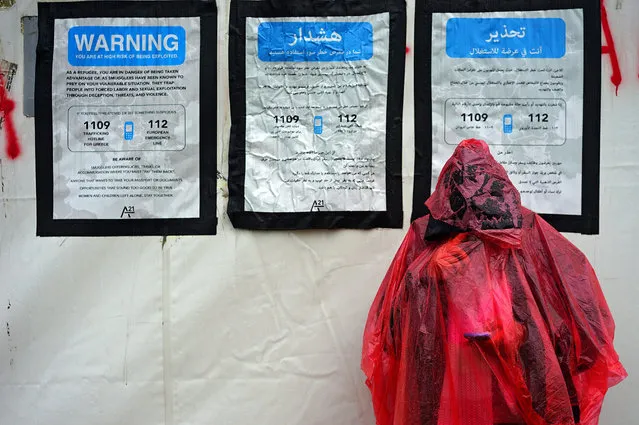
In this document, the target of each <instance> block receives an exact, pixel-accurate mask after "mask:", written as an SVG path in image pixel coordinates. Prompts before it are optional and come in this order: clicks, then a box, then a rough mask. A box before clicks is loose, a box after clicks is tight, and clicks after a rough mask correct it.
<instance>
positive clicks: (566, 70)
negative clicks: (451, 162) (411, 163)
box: [413, 0, 600, 233]
mask: <svg viewBox="0 0 639 425" xmlns="http://www.w3.org/2000/svg"><path fill="white" fill-rule="evenodd" d="M462 3H463V2H454V1H453V2H452V3H451V2H442V1H434V2H432V3H428V4H421V5H420V6H419V7H418V11H417V15H416V16H417V17H416V19H417V25H421V26H419V28H418V29H417V33H416V52H415V55H416V60H415V72H416V75H418V73H427V74H428V75H429V77H430V79H428V78H424V79H422V80H419V81H416V88H415V90H416V99H417V101H416V106H415V113H416V139H417V140H416V153H417V158H416V165H415V174H416V176H417V177H416V182H415V193H414V201H413V202H414V207H413V218H417V217H418V216H420V215H423V214H424V213H425V211H424V206H423V202H424V200H425V197H427V196H428V194H429V193H430V191H429V190H432V189H433V188H434V187H435V185H436V183H437V179H438V177H439V174H440V171H441V169H442V167H443V165H444V163H445V162H446V160H447V159H448V158H449V157H450V156H451V155H452V153H453V151H454V149H455V147H456V146H457V145H458V144H459V143H460V142H461V141H462V140H464V139H469V138H477V139H482V140H484V141H486V143H488V145H489V146H490V148H491V152H492V154H493V156H495V158H496V159H497V160H498V161H499V162H500V163H501V164H502V165H503V166H504V168H505V169H506V171H507V172H508V174H509V176H510V179H511V180H512V182H513V183H514V184H515V186H516V187H517V189H518V190H519V192H520V194H521V199H522V203H523V205H524V206H525V207H527V208H530V209H532V210H534V211H536V212H538V213H540V214H542V215H543V216H544V217H545V218H547V219H548V220H549V221H550V222H551V223H552V224H553V225H555V226H557V227H558V228H559V230H562V231H575V232H584V233H596V232H597V229H598V217H597V216H598V158H599V157H598V147H599V124H598V122H599V101H600V94H599V89H598V88H597V87H598V85H599V81H598V76H599V75H600V74H599V72H600V71H599V67H600V65H599V64H597V62H596V61H599V60H600V59H599V53H598V49H599V46H600V43H599V41H598V37H599V35H598V34H599V32H600V29H599V28H598V26H597V25H598V15H597V14H596V10H595V9H596V5H594V6H592V5H588V6H587V7H584V8H578V7H573V8H570V7H565V8H564V7H563V4H562V3H566V4H567V3H570V2H558V3H557V4H554V3H553V4H552V5H551V4H550V3H552V2H545V1H543V0H536V1H535V4H534V5H533V4H528V3H527V2H525V1H515V2H513V3H512V4H508V5H505V4H503V5H498V6H494V9H495V10H486V9H488V8H489V6H488V5H475V6H473V5H470V4H466V3H463V4H462ZM544 6H548V7H547V8H545V7H544ZM490 7H493V6H490ZM518 8H519V9H518ZM537 8H538V9H537ZM453 10H455V11H453ZM588 27H589V28H590V29H591V31H589V32H588V31H586V28H588ZM416 28H417V27H416ZM587 63H589V64H591V66H588V67H587V66H586V64H587ZM593 84H596V85H597V87H593ZM586 118H587V119H586ZM431 140H432V142H431ZM428 153H430V156H429V157H428V156H427V155H428Z"/></svg>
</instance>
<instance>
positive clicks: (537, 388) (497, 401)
mask: <svg viewBox="0 0 639 425" xmlns="http://www.w3.org/2000/svg"><path fill="white" fill-rule="evenodd" d="M426 205H427V207H428V209H429V212H430V213H429V214H428V215H427V216H425V217H423V218H420V219H418V220H416V221H415V222H413V223H412V225H411V228H410V230H409V232H408V234H407V235H406V237H405V239H404V241H403V243H402V245H401V247H400V248H399V250H398V252H397V254H396V256H395V258H394V260H393V262H392V264H391V267H390V268H389V270H388V272H387V274H386V277H385V278H384V280H383V282H382V285H381V287H380V289H379V292H378V294H377V297H376V298H375V300H374V302H373V305H372V307H371V310H370V312H369V317H368V322H367V324H366V328H365V332H364V345H363V353H362V369H363V371H364V373H365V374H366V377H367V381H366V383H367V385H368V387H369V388H370V390H371V393H372V397H373V404H374V408H375V415H376V417H377V424H378V425H496V424H499V425H515V424H521V425H523V424H526V425H551V424H558V425H574V424H581V425H596V424H597V423H598V419H599V413H600V411H601V407H602V403H603V399H604V396H605V394H606V391H607V390H608V388H610V387H611V386H613V385H615V384H617V383H619V382H620V381H622V380H623V379H624V378H625V377H626V371H625V370H624V368H623V366H622V365H621V363H620V362H619V358H618V356H617V353H616V352H615V350H614V347H613V337H614V328H615V325H614V321H613V318H612V316H611V314H610V310H609V308H608V306H607V304H606V300H605V299H604V296H603V293H602V291H601V288H600V286H599V283H598V281H597V277H596V276H595V273H594V271H593V268H592V267H591V265H590V263H589V262H588V260H587V259H586V257H585V256H584V254H583V253H581V252H580V251H579V250H578V249H577V248H576V247H575V246H574V245H572V244H571V243H570V242H569V241H568V240H567V239H565V238H564V237H563V236H562V235H561V234H560V233H558V232H557V231H556V230H555V229H553V228H552V227H551V226H550V225H549V224H547V223H546V222H545V221H544V220H543V219H542V218H541V217H539V216H538V215H537V214H535V213H533V212H531V211H529V210H527V209H525V208H523V207H522V206H521V203H520V198H519V193H518V192H517V190H516V189H515V188H514V186H513V185H512V183H511V182H510V180H509V179H508V176H507V174H506V172H505V170H504V169H503V167H502V166H501V165H499V164H498V163H497V162H496V161H495V159H494V158H493V157H492V156H491V155H490V152H489V150H488V147H487V145H486V144H485V143H484V142H481V141H478V140H467V141H464V142H462V143H461V144H460V145H459V146H458V148H457V149H456V151H455V153H454V154H453V156H452V157H451V158H450V160H449V161H448V162H447V163H446V165H445V166H444V168H443V170H442V173H441V175H440V178H439V181H438V184H437V187H436V189H435V192H434V193H433V194H432V196H431V197H430V198H429V199H428V201H427V202H426Z"/></svg>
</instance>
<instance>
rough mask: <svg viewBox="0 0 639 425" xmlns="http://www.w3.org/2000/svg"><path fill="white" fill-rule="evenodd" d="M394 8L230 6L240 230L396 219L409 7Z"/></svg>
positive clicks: (235, 217) (232, 158) (233, 157)
mask: <svg viewBox="0 0 639 425" xmlns="http://www.w3.org/2000/svg"><path fill="white" fill-rule="evenodd" d="M351 3H352V4H353V5H352V6H351ZM391 3H393V2H391ZM394 3H396V4H395V5H393V6H388V2H385V1H377V2H371V3H370V4H367V5H366V6H364V5H362V4H361V3H359V2H340V5H341V6H340V5H338V4H336V5H333V6H327V8H326V9H323V10H322V11H318V10H316V8H315V6H314V5H313V4H314V3H313V2H312V1H310V0H308V1H305V2H302V3H301V4H296V7H295V8H292V9H294V11H289V10H285V9H283V8H287V7H288V6H282V8H280V9H276V8H275V7H274V6H273V5H267V4H266V2H257V3H256V2H245V1H238V2H233V3H232V6H231V9H232V15H231V16H232V17H231V25H232V26H233V27H234V28H232V30H231V35H232V37H231V54H230V56H229V57H230V58H231V63H230V75H231V93H232V97H231V114H232V121H233V122H232V129H231V148H230V154H229V191H230V201H229V216H230V218H231V221H232V222H233V225H234V226H235V227H243V228H263V229H304V228H335V227H349V228H371V227H401V226H402V206H401V114H402V101H403V93H402V91H403V76H404V46H405V8H404V4H403V2H400V1H396V2H394ZM344 6H345V7H344ZM393 88H394V90H391V89H393ZM233 94H236V96H235V97H234V96H233Z"/></svg>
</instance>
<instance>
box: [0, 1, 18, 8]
mask: <svg viewBox="0 0 639 425" xmlns="http://www.w3.org/2000/svg"><path fill="white" fill-rule="evenodd" d="M14 4H16V0H0V9H8V8H10V7H11V6H13V5H14Z"/></svg>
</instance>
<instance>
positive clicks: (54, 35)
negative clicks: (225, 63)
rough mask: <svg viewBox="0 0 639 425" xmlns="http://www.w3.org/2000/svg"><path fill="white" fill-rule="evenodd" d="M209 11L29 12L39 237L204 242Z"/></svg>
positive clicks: (122, 5) (64, 6)
mask: <svg viewBox="0 0 639 425" xmlns="http://www.w3.org/2000/svg"><path fill="white" fill-rule="evenodd" d="M215 40H216V10H215V4H214V3H205V2H189V1H187V2H180V1H175V2H78V3H40V4H39V42H38V57H37V85H36V158H37V198H38V199H37V206H38V231H37V233H38V234H39V235H43V236H50V235H167V234H214V233H215V227H216V217H215V176H216V170H215V160H216V157H215V152H216V149H215V143H216V135H215V124H214V123H215V122H216V120H215V119H211V117H215V102H216V101H215V97H216V96H215V84H216V82H215V77H214V75H215V69H216V67H215V56H216V48H215V46H216V42H215Z"/></svg>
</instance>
